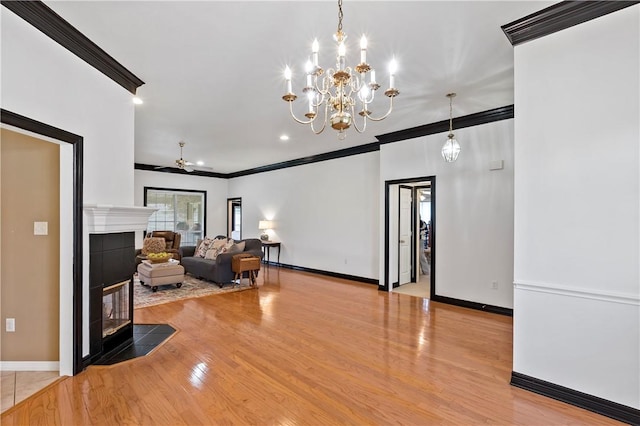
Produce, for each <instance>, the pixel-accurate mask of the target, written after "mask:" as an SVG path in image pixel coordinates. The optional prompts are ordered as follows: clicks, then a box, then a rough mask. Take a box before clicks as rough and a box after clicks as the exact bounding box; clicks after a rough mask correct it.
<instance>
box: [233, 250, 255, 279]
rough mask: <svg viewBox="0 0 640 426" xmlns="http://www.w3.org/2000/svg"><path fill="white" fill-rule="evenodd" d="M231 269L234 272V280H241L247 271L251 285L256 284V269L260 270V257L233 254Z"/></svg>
mask: <svg viewBox="0 0 640 426" xmlns="http://www.w3.org/2000/svg"><path fill="white" fill-rule="evenodd" d="M231 270H232V271H233V272H234V273H235V276H234V278H233V279H234V280H239V281H238V284H239V283H240V281H242V275H243V274H244V273H245V272H249V279H250V280H251V287H253V286H255V285H256V278H257V275H258V274H257V273H256V272H257V271H259V270H260V258H259V257H257V256H252V255H242V254H240V255H235V256H233V258H231Z"/></svg>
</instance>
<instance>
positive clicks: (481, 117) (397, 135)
mask: <svg viewBox="0 0 640 426" xmlns="http://www.w3.org/2000/svg"><path fill="white" fill-rule="evenodd" d="M513 114H514V107H513V105H507V106H503V107H499V108H494V109H490V110H487V111H482V112H477V113H475V114H469V115H464V116H462V117H457V118H454V119H453V129H454V130H455V129H462V128H465V127H472V126H479V125H481V124H487V123H492V122H494V121H500V120H507V119H510V118H513V117H514V115H513ZM448 131H449V120H442V121H438V122H435V123H431V124H424V125H422V126H417V127H411V128H409V129H404V130H398V131H397V132H391V133H386V134H384V135H379V136H376V139H378V141H380V144H381V145H383V144H387V143H391V142H399V141H403V140H406V139H413V138H419V137H421V136H427V135H434V134H436V133H443V132H448Z"/></svg>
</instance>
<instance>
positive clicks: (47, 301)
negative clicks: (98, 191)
mask: <svg viewBox="0 0 640 426" xmlns="http://www.w3.org/2000/svg"><path fill="white" fill-rule="evenodd" d="M0 136H1V137H0V164H1V169H0V171H1V172H0V175H1V176H0V185H1V190H2V192H1V200H0V203H1V204H0V215H1V216H0V217H1V218H2V224H1V231H0V240H1V244H0V246H1V247H0V264H1V266H0V309H1V315H2V323H1V324H0V325H1V333H0V336H1V337H2V340H1V341H0V346H1V350H0V359H1V360H2V361H58V360H59V328H60V326H59V324H60V321H59V307H60V301H59V298H60V278H59V277H60V256H59V248H60V147H59V145H57V144H55V143H51V142H46V141H43V140H40V139H36V138H33V137H30V136H26V135H23V134H20V133H16V132H13V131H10V130H7V129H2V130H1V134H0ZM34 222H47V223H48V235H34ZM6 318H15V320H16V331H15V333H8V332H6V327H5V324H6Z"/></svg>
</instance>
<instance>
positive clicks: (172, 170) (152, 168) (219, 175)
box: [133, 163, 229, 179]
mask: <svg viewBox="0 0 640 426" xmlns="http://www.w3.org/2000/svg"><path fill="white" fill-rule="evenodd" d="M133 168H134V169H135V170H145V171H148V172H158V173H175V174H178V175H187V176H204V177H212V178H220V179H229V175H228V174H227V173H217V172H205V171H202V170H194V171H192V172H187V171H186V170H183V169H179V168H177V167H163V166H154V165H153V164H142V163H134V165H133Z"/></svg>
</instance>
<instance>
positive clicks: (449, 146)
mask: <svg viewBox="0 0 640 426" xmlns="http://www.w3.org/2000/svg"><path fill="white" fill-rule="evenodd" d="M458 154H460V144H459V143H458V141H457V140H456V139H455V138H454V137H453V135H450V137H449V139H447V141H446V142H445V143H444V146H443V147H442V158H444V161H446V162H447V163H453V162H454V161H456V160H457V159H458Z"/></svg>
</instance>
